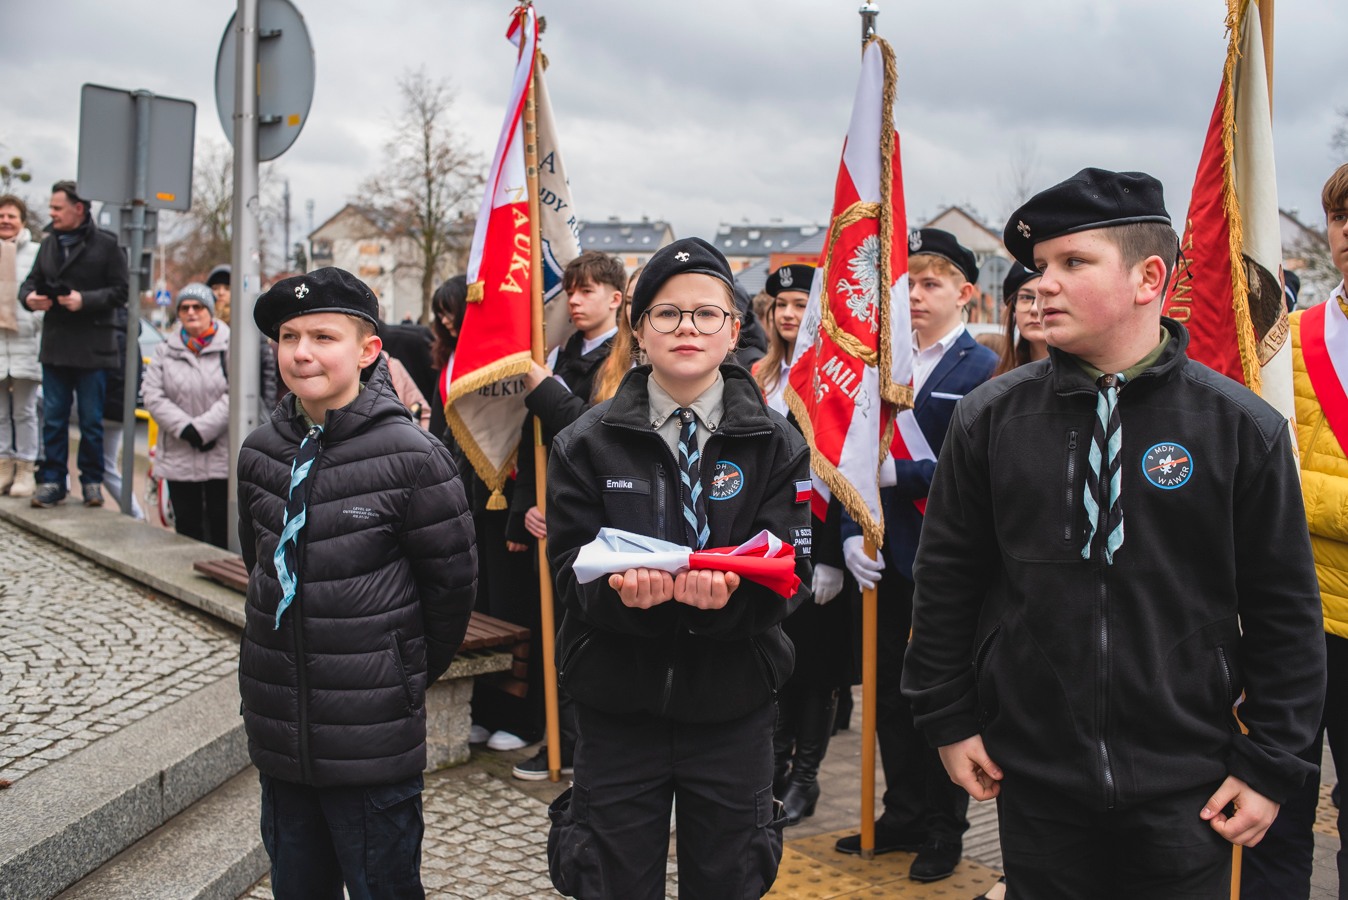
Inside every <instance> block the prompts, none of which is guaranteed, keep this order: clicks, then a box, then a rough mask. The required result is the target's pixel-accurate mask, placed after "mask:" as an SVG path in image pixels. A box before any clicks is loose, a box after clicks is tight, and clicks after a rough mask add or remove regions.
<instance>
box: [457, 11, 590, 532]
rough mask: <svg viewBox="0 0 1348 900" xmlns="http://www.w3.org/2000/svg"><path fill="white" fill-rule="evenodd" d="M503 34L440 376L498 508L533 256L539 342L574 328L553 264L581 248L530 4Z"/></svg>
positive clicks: (518, 412) (524, 351) (520, 415)
mask: <svg viewBox="0 0 1348 900" xmlns="http://www.w3.org/2000/svg"><path fill="white" fill-rule="evenodd" d="M506 37H507V38H509V39H510V42H511V43H512V44H514V45H515V47H516V48H517V51H518V58H517V61H516V64H515V77H514V81H513V82H512V84H511V89H510V103H509V105H508V106H507V108H506V116H505V122H504V123H503V124H502V126H501V135H500V138H499V140H498V141H497V145H496V155H495V156H494V157H493V159H492V165H491V172H490V174H489V175H488V177H487V188H486V192H485V193H484V194H483V197H482V206H481V208H480V210H479V211H478V216H477V227H476V230H475V231H474V232H473V244H472V248H471V250H470V251H469V257H468V299H469V303H468V307H467V310H466V312H465V313H464V318H463V322H462V323H460V326H459V341H458V345H457V347H456V348H455V352H454V365H453V370H452V371H451V372H449V373H447V374H445V375H444V376H442V378H443V381H442V385H441V388H442V392H441V396H442V397H444V399H445V419H446V421H448V423H449V426H450V428H451V429H452V430H453V432H454V437H455V439H456V440H457V441H458V442H459V446H461V447H462V448H463V450H464V452H465V454H466V455H467V456H468V459H469V461H470V462H471V463H472V465H473V468H474V469H475V470H476V471H477V474H478V476H479V477H480V478H481V479H482V480H483V482H484V483H486V485H487V486H488V487H489V488H491V490H492V491H493V495H492V498H491V500H489V501H488V508H489V509H504V508H505V498H504V496H503V495H502V494H501V490H502V488H503V487H504V486H505V482H506V479H507V478H509V476H510V474H511V472H512V471H513V470H514V467H515V452H516V449H517V447H518V443H519V437H520V427H521V426H522V425H523V424H524V417H525V415H526V414H527V410H526V409H525V406H524V400H523V391H524V381H523V377H522V376H523V374H524V373H525V372H527V371H529V367H530V363H531V354H530V351H531V347H530V310H531V303H532V291H533V289H534V285H533V270H532V263H533V258H534V256H536V255H537V256H539V257H540V259H541V262H542V272H543V285H542V292H543V301H544V316H545V322H546V325H545V334H546V335H547V340H548V349H551V348H552V347H555V346H557V345H558V344H560V343H563V342H565V341H566V340H567V338H569V337H570V336H571V333H572V331H573V330H574V329H573V328H572V326H571V323H570V321H569V319H568V317H567V310H566V303H565V300H564V298H563V299H562V300H561V301H560V302H553V301H554V300H555V299H556V298H558V297H561V280H562V271H563V270H564V269H565V268H566V264H567V263H568V262H570V261H571V260H572V259H575V258H576V257H577V256H578V255H580V240H579V221H578V219H577V218H576V215H575V213H574V210H573V209H572V206H571V191H570V187H569V186H568V184H567V180H566V168H565V166H563V165H562V159H561V154H560V152H559V151H558V148H557V139H556V129H555V127H554V124H553V119H552V104H551V102H550V101H549V99H548V94H547V90H546V88H545V86H544V83H543V73H542V67H541V66H537V67H536V64H537V63H538V61H539V58H540V56H541V54H539V52H538V28H537V20H536V18H535V15H534V9H533V7H532V6H527V5H526V6H521V7H519V8H517V9H516V10H515V11H514V12H513V13H512V14H511V23H510V29H509V30H508V31H507V32H506ZM531 87H532V88H533V92H534V108H535V110H536V114H535V125H536V128H537V134H538V170H539V171H538V195H539V197H538V200H539V203H538V209H539V219H540V221H539V222H538V229H537V230H538V234H539V237H540V240H539V244H540V246H538V247H534V246H533V244H534V241H533V237H532V234H533V228H532V227H531V224H532V223H531V222H530V214H529V183H528V179H527V177H526V171H525V160H524V140H525V136H524V107H525V102H526V100H527V99H528V95H529V91H530V88H531Z"/></svg>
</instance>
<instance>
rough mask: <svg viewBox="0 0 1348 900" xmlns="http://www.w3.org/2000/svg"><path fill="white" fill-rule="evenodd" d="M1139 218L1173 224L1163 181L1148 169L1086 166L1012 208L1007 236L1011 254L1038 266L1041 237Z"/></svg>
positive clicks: (1112, 226) (1003, 236)
mask: <svg viewBox="0 0 1348 900" xmlns="http://www.w3.org/2000/svg"><path fill="white" fill-rule="evenodd" d="M1139 222H1164V223H1165V224H1166V225H1169V224H1170V214H1169V213H1167V212H1166V211H1165V197H1164V196H1163V192H1162V190H1161V182H1159V181H1157V180H1156V179H1155V178H1152V177H1151V176H1150V175H1148V174H1146V173H1145V172H1110V171H1108V170H1106V169H1082V170H1081V171H1080V172H1078V173H1076V174H1075V175H1073V176H1072V177H1071V178H1069V179H1067V180H1066V181H1064V182H1062V183H1060V184H1055V185H1054V186H1053V187H1051V188H1049V189H1048V190H1046V191H1040V192H1039V193H1037V194H1035V195H1034V196H1033V197H1031V198H1030V199H1029V201H1027V202H1026V203H1025V205H1024V206H1022V207H1021V208H1020V209H1018V210H1016V211H1015V212H1013V213H1012V214H1011V218H1010V219H1009V220H1008V221H1007V223H1006V229H1005V231H1004V232H1003V233H1002V241H1003V242H1004V243H1005V244H1006V249H1007V250H1010V251H1011V255H1012V256H1014V257H1015V258H1016V259H1018V260H1020V262H1021V263H1023V264H1024V265H1026V266H1028V267H1030V268H1034V245H1035V244H1037V243H1039V242H1040V241H1047V240H1051V239H1053V238H1055V237H1061V236H1062V235H1064V234H1074V233H1076V232H1078V231H1089V230H1091V229H1092V228H1114V227H1117V226H1119V225H1133V224H1137V223H1139Z"/></svg>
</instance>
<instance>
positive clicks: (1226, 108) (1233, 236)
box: [1222, 0, 1264, 394]
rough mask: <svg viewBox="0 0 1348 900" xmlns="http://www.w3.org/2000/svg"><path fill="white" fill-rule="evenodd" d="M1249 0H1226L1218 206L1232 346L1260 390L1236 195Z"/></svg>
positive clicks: (1249, 382)
mask: <svg viewBox="0 0 1348 900" xmlns="http://www.w3.org/2000/svg"><path fill="white" fill-rule="evenodd" d="M1249 4H1250V0H1227V4H1226V30H1227V33H1228V34H1229V35H1230V43H1229V44H1228V45H1227V49H1226V65H1225V67H1224V68H1223V70H1222V210H1223V211H1224V212H1225V213H1226V222H1227V231H1228V233H1229V244H1230V251H1229V252H1230V254H1231V309H1232V311H1233V312H1234V314H1235V320H1236V322H1235V325H1236V347H1237V349H1239V350H1240V368H1241V371H1242V372H1243V374H1244V375H1245V386H1246V387H1248V388H1249V389H1250V390H1252V391H1254V392H1255V393H1256V394H1260V393H1263V390H1262V388H1263V382H1264V379H1263V370H1262V369H1261V367H1260V365H1259V347H1258V344H1257V343H1256V341H1255V335H1254V319H1253V318H1252V317H1251V316H1250V282H1249V280H1248V279H1247V278H1246V275H1245V231H1244V226H1243V224H1242V219H1241V215H1240V198H1239V197H1238V196H1237V195H1236V174H1235V169H1234V168H1233V166H1232V163H1233V162H1234V160H1235V138H1236V85H1235V76H1236V62H1237V61H1238V60H1239V59H1240V23H1241V20H1242V19H1243V18H1244V11H1245V9H1246V7H1248V6H1249Z"/></svg>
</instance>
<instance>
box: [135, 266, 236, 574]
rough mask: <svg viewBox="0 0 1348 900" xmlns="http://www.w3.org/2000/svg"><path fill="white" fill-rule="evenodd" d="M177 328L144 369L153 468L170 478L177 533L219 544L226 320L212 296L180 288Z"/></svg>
mask: <svg viewBox="0 0 1348 900" xmlns="http://www.w3.org/2000/svg"><path fill="white" fill-rule="evenodd" d="M177 311H178V324H179V326H180V327H179V329H178V330H177V331H176V332H171V333H170V334H169V335H168V337H167V339H166V340H165V341H164V342H163V343H162V344H160V345H159V346H158V347H157V348H156V351H155V356H154V359H152V360H151V361H150V367H149V368H148V369H146V370H145V382H144V384H143V386H142V393H143V394H144V397H145V408H146V409H147V410H148V411H149V413H150V415H152V416H154V418H155V421H156V422H158V423H159V452H158V458H157V460H156V462H155V469H156V471H157V472H158V473H159V474H160V475H161V476H162V477H163V478H164V480H165V481H167V482H168V487H169V498H170V500H171V501H172V503H173V514H174V519H175V527H176V528H177V530H178V533H179V534H182V535H186V536H187V537H191V538H196V539H197V540H199V541H205V542H207V543H211V544H215V545H216V546H217V547H224V546H225V545H226V542H227V539H228V533H227V521H226V509H227V504H228V497H229V434H228V431H229V326H228V325H226V324H225V323H224V322H221V321H218V320H217V319H216V318H215V295H214V294H212V293H211V289H210V288H208V287H206V285H204V284H198V283H193V284H189V285H187V286H186V287H184V288H183V289H182V290H180V291H179V292H178V306H177Z"/></svg>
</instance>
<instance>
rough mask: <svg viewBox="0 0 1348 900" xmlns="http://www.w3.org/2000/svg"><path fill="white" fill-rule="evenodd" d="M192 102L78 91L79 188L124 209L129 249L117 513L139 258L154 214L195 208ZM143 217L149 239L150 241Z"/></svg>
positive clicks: (127, 443) (126, 499)
mask: <svg viewBox="0 0 1348 900" xmlns="http://www.w3.org/2000/svg"><path fill="white" fill-rule="evenodd" d="M196 115H197V107H196V104H194V103H192V102H191V101H188V100H174V99H172V98H170V97H158V96H156V95H154V94H152V93H150V92H149V91H125V90H119V89H117V88H108V87H101V86H99V85H96V84H86V85H84V87H83V88H82V89H81V91H80V148H79V167H78V174H77V176H76V183H77V184H78V185H79V190H80V195H81V196H82V197H84V198H85V199H86V200H102V201H104V202H105V203H111V204H115V205H117V206H120V207H123V210H122V216H121V221H120V223H119V230H120V231H121V234H120V235H119V238H118V240H119V243H122V244H123V246H125V247H127V252H128V259H129V266H128V268H129V269H130V272H129V279H128V283H127V316H126V319H127V321H126V369H125V377H126V380H125V382H124V384H123V388H122V411H123V412H122V494H121V497H120V498H119V500H120V503H121V507H122V512H123V513H125V514H126V515H128V516H129V515H131V511H132V504H131V498H132V497H133V496H134V495H135V490H136V488H135V478H134V475H135V465H136V416H135V410H136V394H137V388H138V387H139V382H140V379H139V376H140V349H139V347H140V345H139V342H138V341H137V339H136V335H133V334H132V333H131V331H132V329H133V328H134V329H136V331H137V334H139V329H140V293H141V289H142V287H143V285H142V280H144V281H145V283H146V284H148V283H149V282H148V277H149V276H148V273H143V272H142V269H143V266H144V264H143V261H142V259H143V257H144V255H145V251H146V249H147V247H151V246H153V245H154V240H155V235H154V231H153V229H154V225H155V222H154V216H155V213H154V212H153V210H155V209H173V210H186V209H188V208H189V207H190V206H191V205H192V143H193V134H194V131H195V129H196ZM147 215H148V216H149V219H148V228H149V229H150V234H149V235H148V237H149V240H148V241H147V240H146V238H147Z"/></svg>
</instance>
